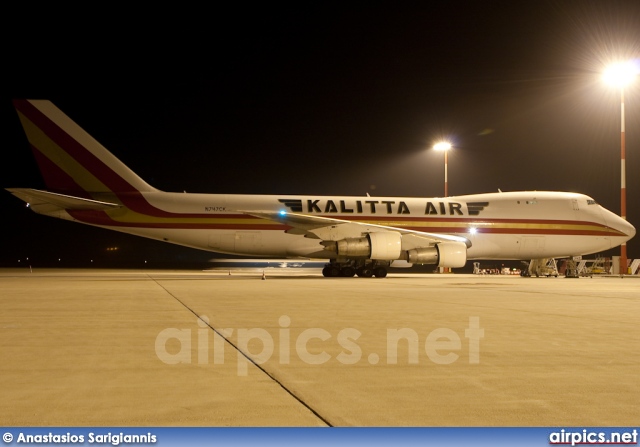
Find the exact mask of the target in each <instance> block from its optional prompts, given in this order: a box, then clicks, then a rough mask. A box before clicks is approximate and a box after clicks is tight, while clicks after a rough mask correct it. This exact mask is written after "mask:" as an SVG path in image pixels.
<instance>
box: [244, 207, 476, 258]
mask: <svg viewBox="0 0 640 447" xmlns="http://www.w3.org/2000/svg"><path fill="white" fill-rule="evenodd" d="M243 212H244V213H245V214H249V215H251V216H255V217H259V218H262V219H267V220H271V221H275V222H279V223H282V224H284V225H287V226H290V227H292V228H291V229H289V230H287V233H294V234H304V235H305V236H306V237H312V238H316V239H322V240H324V241H338V240H341V239H345V238H358V237H362V236H363V235H365V234H367V233H376V232H385V231H389V232H395V233H400V234H402V241H403V244H402V245H403V249H411V248H417V247H428V246H430V245H435V244H438V243H440V242H463V243H464V244H466V246H467V248H468V247H471V241H470V240H469V239H467V238H464V237H461V236H452V235H447V234H437V233H427V232H424V231H415V230H407V229H404V228H397V227H391V226H387V225H376V224H370V223H365V222H354V221H350V220H342V219H333V218H330V217H320V216H312V215H308V214H299V213H285V212H274V211H243Z"/></svg>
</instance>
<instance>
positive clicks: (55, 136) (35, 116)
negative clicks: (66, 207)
mask: <svg viewBox="0 0 640 447" xmlns="http://www.w3.org/2000/svg"><path fill="white" fill-rule="evenodd" d="M13 103H14V106H15V107H16V109H18V110H19V111H20V113H22V114H23V115H24V116H26V117H27V118H28V119H29V120H30V121H31V122H32V123H33V124H35V125H36V126H37V127H38V128H40V129H41V130H42V131H43V132H44V133H45V134H46V135H47V136H48V137H49V138H50V139H51V140H52V141H53V142H55V143H56V144H57V145H58V146H59V147H61V148H62V149H63V150H64V151H65V152H67V154H69V155H70V156H71V157H72V158H74V159H75V160H76V161H77V162H78V163H79V164H80V165H81V166H82V167H84V168H85V169H86V170H87V171H88V172H90V173H91V174H92V175H94V176H95V177H96V178H97V179H98V180H100V182H102V183H103V184H104V185H105V186H107V188H109V189H110V190H111V191H113V192H124V191H135V188H134V187H133V186H131V185H130V184H129V182H127V181H126V180H125V179H123V178H122V177H120V175H118V174H117V173H116V172H114V171H113V170H112V169H111V168H110V167H109V166H107V165H106V164H104V163H103V162H102V161H101V160H100V159H99V158H98V157H96V156H95V155H93V154H92V153H91V152H89V151H88V150H87V148H85V147H84V146H83V145H81V144H80V143H78V142H77V141H76V140H75V139H74V138H73V137H72V136H71V135H69V134H68V133H67V132H66V131H64V130H63V129H61V128H60V127H59V126H58V125H57V124H55V123H54V122H53V121H51V120H50V119H49V118H48V117H47V116H46V115H45V114H43V113H42V112H41V111H40V110H38V109H37V108H36V107H35V106H34V105H33V104H31V103H30V102H29V101H27V100H15V101H14V102H13ZM80 191H81V190H80ZM74 192H77V191H74Z"/></svg>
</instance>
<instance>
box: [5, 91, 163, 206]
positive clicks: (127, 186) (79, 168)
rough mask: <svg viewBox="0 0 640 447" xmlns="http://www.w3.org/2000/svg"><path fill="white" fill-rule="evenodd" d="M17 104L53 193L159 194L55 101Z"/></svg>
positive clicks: (16, 106)
mask: <svg viewBox="0 0 640 447" xmlns="http://www.w3.org/2000/svg"><path fill="white" fill-rule="evenodd" d="M13 104H14V106H15V108H16V111H17V112H18V116H19V117H20V122H21V123H22V127H23V128H24V131H25V133H26V135H27V138H28V140H29V144H30V145H31V149H32V150H33V153H34V156H35V158H36V161H37V162H38V166H39V168H40V172H41V173H42V176H43V177H44V181H45V184H46V185H47V188H48V189H49V190H51V191H54V192H56V193H59V194H66V195H70V196H75V197H85V198H91V197H92V194H93V193H96V194H101V193H115V194H118V193H127V192H135V191H137V192H152V191H156V189H155V188H153V187H152V186H151V185H149V184H148V183H147V182H145V181H144V180H142V179H141V178H140V177H138V175H136V174H135V173H134V172H133V171H132V170H131V169H129V168H128V167H127V166H126V165H125V164H124V163H122V162H121V161H120V160H118V159H117V158H116V157H115V156H114V155H113V154H111V152H109V151H108V150H107V149H106V148H105V147H104V146H102V145H101V144H100V143H98V142H97V141H96V140H95V139H94V138H93V137H92V136H91V135H89V134H88V133H87V132H86V131H84V130H83V129H82V128H81V127H80V126H78V125H77V124H76V123H75V122H73V121H72V120H71V119H70V118H69V117H68V116H67V115H65V114H64V113H63V112H62V111H61V110H60V109H58V108H57V107H56V106H55V105H53V103H52V102H50V101H46V100H14V102H13Z"/></svg>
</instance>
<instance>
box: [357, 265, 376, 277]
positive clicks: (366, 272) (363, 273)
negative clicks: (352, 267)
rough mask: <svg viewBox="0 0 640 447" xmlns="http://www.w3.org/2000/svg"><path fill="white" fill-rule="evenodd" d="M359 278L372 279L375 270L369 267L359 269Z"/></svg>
mask: <svg viewBox="0 0 640 447" xmlns="http://www.w3.org/2000/svg"><path fill="white" fill-rule="evenodd" d="M357 273H358V276H359V277H361V278H371V277H372V276H373V270H371V269H370V268H368V267H363V268H361V269H358V272H357Z"/></svg>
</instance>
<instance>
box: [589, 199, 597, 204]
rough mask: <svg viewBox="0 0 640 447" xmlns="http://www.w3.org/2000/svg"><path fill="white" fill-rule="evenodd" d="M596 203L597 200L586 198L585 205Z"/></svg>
mask: <svg viewBox="0 0 640 447" xmlns="http://www.w3.org/2000/svg"><path fill="white" fill-rule="evenodd" d="M597 204H598V202H596V201H595V200H593V199H588V200H587V205H597Z"/></svg>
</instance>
